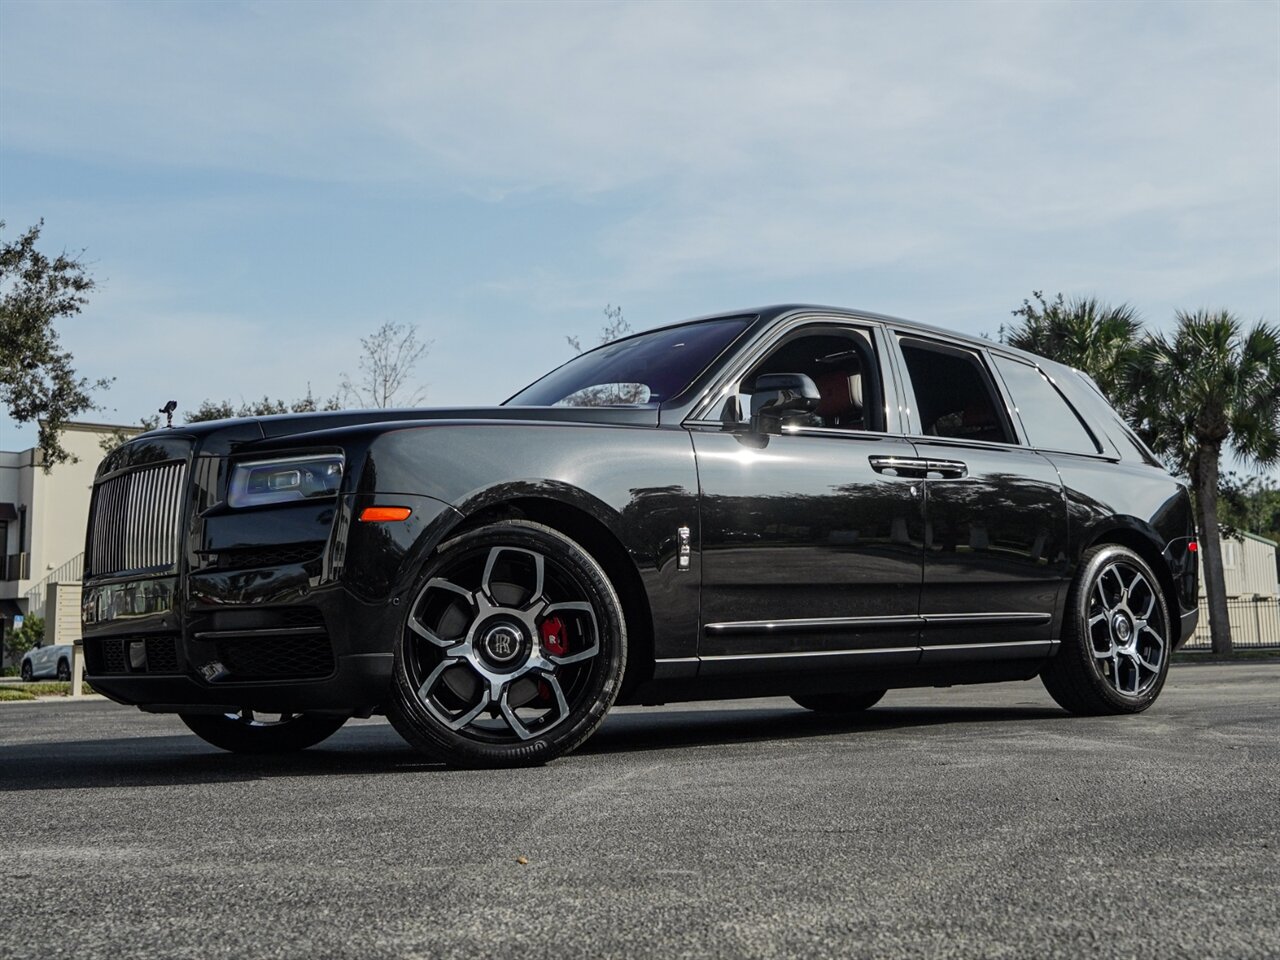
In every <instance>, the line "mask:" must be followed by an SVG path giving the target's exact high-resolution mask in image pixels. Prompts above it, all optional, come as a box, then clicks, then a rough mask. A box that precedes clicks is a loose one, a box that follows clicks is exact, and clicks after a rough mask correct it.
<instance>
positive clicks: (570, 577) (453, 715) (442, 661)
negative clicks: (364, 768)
mask: <svg viewBox="0 0 1280 960" xmlns="http://www.w3.org/2000/svg"><path fill="white" fill-rule="evenodd" d="M626 659H627V633H626V623H625V620H624V617H623V612H622V605H621V603H620V602H619V600H618V595H617V593H616V592H615V591H614V589H613V585H612V584H611V583H610V582H609V578H608V576H607V575H606V574H605V572H604V570H603V569H602V568H601V567H600V565H599V564H598V563H597V562H596V561H595V559H594V558H593V557H592V556H591V555H590V554H589V553H587V551H586V550H584V549H583V548H582V547H581V546H579V545H578V544H577V543H575V542H574V541H572V540H570V539H569V538H568V537H566V536H564V534H562V533H560V532H558V531H556V530H553V529H551V528H550V527H546V526H543V525H542V524H537V523H531V522H528V521H524V520H507V521H502V522H498V523H493V524H490V525H488V526H484V527H479V528H477V529H475V530H471V531H469V532H466V533H463V534H461V535H460V536H458V537H456V538H454V539H453V540H451V541H449V542H448V543H446V544H444V545H443V546H441V547H440V549H439V550H438V551H437V553H436V555H435V556H434V557H433V558H432V559H431V560H430V561H429V562H428V564H427V566H426V568H425V569H424V570H423V572H422V575H421V577H420V579H419V581H418V585H417V589H416V593H415V595H414V599H413V601H412V603H410V604H409V605H408V609H407V610H406V614H405V621H404V624H403V628H402V630H401V634H400V636H399V637H398V638H397V643H396V659H395V685H394V691H393V694H392V700H391V703H390V704H389V706H388V710H387V714H388V717H389V718H390V720H391V722H392V724H394V726H395V728H396V729H397V730H398V731H399V732H400V734H401V735H402V736H403V737H404V738H405V739H406V740H408V741H409V743H410V744H412V745H413V746H414V747H416V748H417V749H419V750H421V751H422V752H424V753H427V754H429V755H431V756H434V757H437V758H439V759H442V760H444V761H445V762H446V763H449V764H452V765H455V766H464V767H513V766H529V765H533V764H540V763H545V762H547V761H548V760H551V759H554V758H555V757H558V756H560V755H561V754H564V753H568V752H569V751H570V750H572V749H574V748H575V747H577V746H578V745H579V744H580V743H582V742H583V741H584V740H586V739H587V737H589V736H590V735H591V734H592V733H593V732H594V731H595V729H596V728H597V727H598V726H599V725H600V724H601V722H602V721H603V720H604V716H605V713H607V712H608V710H609V707H611V706H612V705H613V701H614V699H615V698H616V697H617V695H618V689H619V687H620V685H621V683H622V673H623V669H624V668H625V665H626Z"/></svg>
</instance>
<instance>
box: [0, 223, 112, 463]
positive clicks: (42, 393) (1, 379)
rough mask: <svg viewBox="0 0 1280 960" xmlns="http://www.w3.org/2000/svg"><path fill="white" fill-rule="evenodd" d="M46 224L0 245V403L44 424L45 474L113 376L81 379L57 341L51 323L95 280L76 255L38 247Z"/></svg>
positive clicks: (21, 418)
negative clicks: (76, 420) (73, 425)
mask: <svg viewBox="0 0 1280 960" xmlns="http://www.w3.org/2000/svg"><path fill="white" fill-rule="evenodd" d="M43 227H44V221H43V220H41V221H40V222H39V223H37V224H36V225H35V226H34V227H31V228H30V229H28V230H27V231H26V232H25V233H24V234H22V235H21V236H20V237H18V238H17V239H16V240H12V241H6V242H4V243H3V244H0V401H3V403H4V405H5V406H6V407H7V408H8V410H9V416H10V417H12V418H13V419H14V420H16V421H17V422H18V423H30V422H32V421H33V420H34V421H36V422H37V423H38V424H39V439H38V441H37V443H38V444H39V447H40V452H41V454H42V455H43V457H44V468H45V470H46V471H47V470H49V469H50V468H51V467H52V466H53V465H54V464H56V463H62V462H64V461H66V460H70V459H72V456H71V454H70V453H68V452H67V450H66V448H64V447H63V446H62V442H61V436H62V429H63V427H64V426H65V424H66V423H67V421H68V420H71V419H72V418H73V417H76V416H79V415H80V414H82V413H84V412H85V411H87V410H93V409H96V404H95V403H94V401H93V397H92V396H91V391H93V390H105V389H106V388H107V387H108V386H110V384H111V381H110V380H109V379H102V380H94V381H90V380H89V379H87V378H85V377H80V376H77V374H76V372H75V369H74V368H73V367H72V357H71V354H70V353H69V352H67V351H66V350H63V349H62V346H61V344H60V342H59V340H58V332H57V331H56V330H55V329H54V322H55V321H56V320H58V319H60V318H62V317H70V316H74V315H75V314H77V313H79V312H80V310H81V308H83V307H84V305H85V304H86V303H88V302H89V298H88V293H89V291H90V290H92V289H93V279H92V278H91V277H90V276H89V274H88V273H87V271H86V270H85V267H84V264H83V263H82V262H81V261H80V260H79V259H78V258H76V257H72V256H68V255H67V254H66V253H65V252H64V253H60V254H58V255H57V256H56V257H53V258H50V257H48V256H46V255H45V254H43V253H41V252H40V251H39V250H38V249H36V244H37V242H38V241H39V239H40V231H41V229H42V228H43ZM3 229H4V221H3V220H0V231H2V230H3Z"/></svg>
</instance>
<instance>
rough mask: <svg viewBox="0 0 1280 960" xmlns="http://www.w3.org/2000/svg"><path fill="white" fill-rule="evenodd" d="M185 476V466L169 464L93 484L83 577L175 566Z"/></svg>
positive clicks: (176, 461) (150, 466)
mask: <svg viewBox="0 0 1280 960" xmlns="http://www.w3.org/2000/svg"><path fill="white" fill-rule="evenodd" d="M185 473H186V464H185V463H184V462H183V461H180V460H170V461H167V462H165V463H161V464H156V465H148V466H145V467H140V468H138V469H137V470H132V471H130V472H128V473H122V474H117V475H116V476H114V477H111V478H110V479H108V480H104V481H102V482H101V483H99V484H98V485H97V487H96V488H95V490H94V494H93V501H92V505H91V507H90V509H91V510H92V515H91V517H90V520H89V529H90V531H91V538H92V539H91V542H90V545H89V569H88V570H87V571H86V574H87V575H92V576H105V575H107V574H111V573H119V572H121V571H124V570H142V569H153V568H155V567H164V566H170V567H172V566H174V565H176V563H177V561H178V532H179V522H180V519H181V515H182V490H183V478H184V476H185Z"/></svg>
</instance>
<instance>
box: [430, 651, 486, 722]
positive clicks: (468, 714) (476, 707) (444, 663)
mask: <svg viewBox="0 0 1280 960" xmlns="http://www.w3.org/2000/svg"><path fill="white" fill-rule="evenodd" d="M465 663H466V660H464V659H462V658H460V657H447V658H445V659H443V660H441V661H440V662H439V663H438V664H436V668H435V669H434V670H432V671H431V673H430V674H428V675H427V679H425V680H423V681H422V685H421V686H420V687H418V699H419V700H420V701H421V702H422V705H423V706H424V707H426V708H427V709H428V710H429V711H431V713H432V715H433V716H434V717H435V718H436V719H437V720H439V721H440V722H441V723H443V724H444V725H445V726H446V727H448V728H449V729H450V730H461V729H462V728H463V727H465V726H467V724H469V723H471V722H472V721H473V720H475V719H476V717H478V716H480V714H481V713H482V712H483V711H484V709H485V708H486V707H488V706H489V705H490V704H491V703H492V702H493V698H492V697H491V696H490V694H489V688H488V687H487V686H486V685H483V684H482V685H481V687H480V698H479V700H477V701H476V703H474V704H472V705H471V706H469V707H468V708H467V709H466V710H464V711H463V712H462V713H460V714H457V715H451V714H450V713H449V712H448V711H446V710H443V709H441V707H440V706H439V705H438V704H437V703H436V701H435V698H434V697H433V696H432V695H431V694H432V691H433V690H434V689H435V687H436V685H437V684H438V683H439V682H440V678H441V677H443V676H444V673H445V671H446V670H448V669H449V668H450V667H456V666H459V665H461V664H465Z"/></svg>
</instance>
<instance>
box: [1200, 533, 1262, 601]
mask: <svg viewBox="0 0 1280 960" xmlns="http://www.w3.org/2000/svg"><path fill="white" fill-rule="evenodd" d="M1222 575H1223V579H1224V580H1225V581H1226V584H1227V596H1228V597H1244V598H1248V599H1255V598H1260V597H1267V598H1273V597H1276V596H1277V595H1280V578H1278V577H1277V573H1276V542H1275V541H1274V540H1268V539H1267V538H1266V537H1260V536H1258V535H1257V534H1256V533H1243V532H1242V533H1240V534H1239V536H1237V537H1232V538H1230V539H1228V538H1225V537H1224V538H1223V539H1222ZM1200 594H1201V596H1203V595H1204V569H1203V568H1202V569H1201V570H1200Z"/></svg>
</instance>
